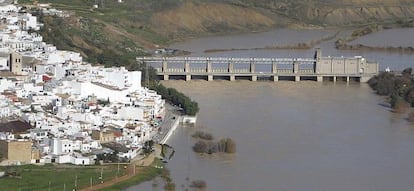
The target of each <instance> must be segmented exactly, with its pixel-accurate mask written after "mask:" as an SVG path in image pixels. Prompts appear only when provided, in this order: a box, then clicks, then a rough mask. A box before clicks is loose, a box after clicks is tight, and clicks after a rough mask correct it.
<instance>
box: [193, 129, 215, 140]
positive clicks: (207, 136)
mask: <svg viewBox="0 0 414 191" xmlns="http://www.w3.org/2000/svg"><path fill="white" fill-rule="evenodd" d="M192 137H194V138H198V139H203V140H208V141H211V140H213V135H212V134H210V133H206V132H202V131H196V132H195V133H194V134H193V135H192Z"/></svg>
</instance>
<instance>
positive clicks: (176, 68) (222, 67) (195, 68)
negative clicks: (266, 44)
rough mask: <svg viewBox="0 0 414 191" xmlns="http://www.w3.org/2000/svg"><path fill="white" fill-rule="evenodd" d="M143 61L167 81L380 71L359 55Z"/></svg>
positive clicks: (331, 75)
mask: <svg viewBox="0 0 414 191" xmlns="http://www.w3.org/2000/svg"><path fill="white" fill-rule="evenodd" d="M136 60H137V62H138V63H139V64H143V63H145V64H147V65H150V66H152V67H153V68H154V69H155V70H156V71H157V74H158V75H159V76H162V77H163V78H162V79H164V80H168V79H169V77H170V76H171V77H174V76H184V77H185V80H191V79H192V77H193V76H205V77H207V80H209V81H210V80H213V79H214V78H215V77H218V76H228V77H229V78H230V80H234V79H235V78H236V77H243V76H244V77H246V76H247V77H251V79H252V81H256V79H257V78H258V77H266V76H267V77H272V78H273V79H274V81H277V80H278V78H279V77H283V76H287V77H294V79H295V81H300V79H302V78H309V77H314V78H316V79H317V81H322V79H321V78H324V77H329V78H333V79H334V80H335V79H336V77H344V78H346V79H347V81H348V79H349V78H360V81H366V80H367V79H369V77H370V76H372V75H373V74H376V73H378V64H376V65H374V64H371V65H372V66H371V65H370V64H369V63H367V62H365V59H364V58H362V57H360V56H358V57H350V58H343V57H341V58H334V57H321V56H318V57H316V58H228V57H138V58H137V59H136Z"/></svg>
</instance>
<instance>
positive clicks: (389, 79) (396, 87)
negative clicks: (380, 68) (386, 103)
mask: <svg viewBox="0 0 414 191" xmlns="http://www.w3.org/2000/svg"><path fill="white" fill-rule="evenodd" d="M368 84H369V85H370V86H371V88H372V89H374V90H375V91H376V93H377V94H378V95H383V96H389V100H390V105H391V107H392V108H393V109H394V110H396V111H399V110H401V109H402V108H404V107H406V105H411V107H414V79H413V77H412V68H407V69H404V70H403V71H402V73H401V75H398V74H397V75H396V74H393V73H390V72H382V73H380V74H379V75H378V76H375V77H373V78H371V79H370V80H369V81H368Z"/></svg>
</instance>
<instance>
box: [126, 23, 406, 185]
mask: <svg viewBox="0 0 414 191" xmlns="http://www.w3.org/2000/svg"><path fill="white" fill-rule="evenodd" d="M406 30H412V32H414V30H413V29H406ZM330 32H333V31H316V32H315V30H314V31H295V30H288V29H284V30H275V31H271V32H267V33H255V34H245V35H233V36H227V37H206V38H201V39H195V40H192V41H188V42H184V43H180V44H175V45H173V46H172V47H174V48H181V49H185V50H191V51H192V52H193V55H197V56H201V55H202V56H245V57H253V56H254V57H310V56H312V55H313V50H302V51H291V50H277V51H275V50H253V51H252V50H246V51H230V52H215V53H204V50H206V49H214V48H220V47H221V48H224V46H226V47H225V48H246V47H249V48H251V47H263V46H266V45H269V43H278V42H276V41H277V40H278V39H283V41H281V42H282V43H285V42H288V43H289V42H300V41H304V40H301V39H298V37H301V38H303V39H305V40H306V39H314V38H318V37H321V36H325V35H326V34H329V33H330ZM396 32H398V30H396ZM403 33H404V34H407V32H406V31H403ZM283 34H284V35H283ZM383 34H384V35H383V37H382V38H387V35H391V34H393V35H395V34H394V33H383ZM411 34H412V33H411ZM278 35H279V36H278ZM307 35H308V36H307ZM304 36H305V37H307V38H305V37H304ZM400 36H401V38H404V36H403V35H400ZM374 37H375V38H373V41H376V40H377V39H378V38H379V37H376V36H374ZM364 38H369V36H367V37H364ZM264 39H267V40H264ZM289 39H291V41H289ZM241 41H242V42H241ZM364 41H365V42H366V43H369V39H364ZM243 42H244V43H243ZM232 43H233V44H232ZM413 44H414V43H413ZM413 44H411V45H410V46H413ZM319 47H321V48H322V51H323V54H324V55H332V56H341V55H344V56H354V55H362V56H365V57H367V58H368V59H370V60H376V61H379V62H380V66H381V68H384V67H386V66H390V67H391V68H392V69H394V70H402V69H404V68H406V67H409V66H413V64H412V60H413V58H414V56H413V55H401V54H398V53H384V52H356V51H338V50H335V49H334V48H333V41H327V42H324V43H322V44H320V45H319ZM163 83H164V84H165V85H166V86H168V87H174V88H177V89H178V90H180V91H182V92H184V93H185V94H188V95H189V96H190V97H191V98H192V99H194V100H196V101H197V102H198V103H199V106H200V108H201V109H200V112H199V114H198V121H197V126H196V127H193V128H190V127H180V128H178V129H177V130H176V131H175V133H174V134H173V136H171V138H170V139H169V141H168V144H170V145H171V146H173V147H174V148H175V150H176V154H175V156H174V158H173V159H172V160H171V161H170V162H169V163H168V165H167V167H168V168H169V169H170V170H171V177H172V179H173V181H174V182H175V183H176V190H186V189H188V184H189V181H187V180H186V178H187V177H188V178H189V179H190V181H191V180H195V179H201V180H204V181H206V183H207V190H213V191H219V190H223V191H224V190H226V191H227V190H228V191H232V190H276V191H298V190H306V191H323V190H327V191H331V190H335V191H349V190H364V191H365V190H375V191H389V190H398V191H405V190H407V191H411V190H412V189H413V188H414V181H412V177H413V176H414V165H412V162H413V161H414V152H413V148H414V131H413V130H414V126H413V125H412V124H409V123H408V122H407V121H406V117H407V115H406V114H396V113H393V112H390V109H389V108H388V107H387V105H386V104H384V98H383V97H379V96H377V95H375V94H374V93H373V92H372V90H371V89H370V88H369V87H368V85H367V84H359V83H351V84H349V85H347V84H345V83H335V84H334V83H333V82H324V83H318V82H310V81H302V82H290V81H279V82H262V81H261V82H250V81H243V80H241V81H236V82H229V81H213V82H207V81H203V80H200V81H190V82H185V81H167V82H163ZM196 130H203V131H206V132H210V133H212V134H213V135H214V136H215V137H216V139H220V138H224V137H231V138H232V139H234V140H235V142H236V144H237V152H236V154H234V155H225V154H217V155H211V156H209V155H207V156H200V155H198V154H195V153H193V151H192V150H191V146H192V145H193V144H194V140H193V139H192V138H191V134H192V133H193V132H194V131H196ZM127 190H162V187H161V186H158V187H153V186H152V182H146V183H143V184H140V185H137V186H134V187H132V188H129V189H127ZM189 190H191V189H189Z"/></svg>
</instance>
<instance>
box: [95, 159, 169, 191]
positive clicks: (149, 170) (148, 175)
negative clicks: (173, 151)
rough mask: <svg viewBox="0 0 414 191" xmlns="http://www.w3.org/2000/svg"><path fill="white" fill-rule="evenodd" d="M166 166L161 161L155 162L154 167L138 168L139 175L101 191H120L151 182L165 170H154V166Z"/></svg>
mask: <svg viewBox="0 0 414 191" xmlns="http://www.w3.org/2000/svg"><path fill="white" fill-rule="evenodd" d="M155 165H156V166H164V165H163V163H161V161H160V160H159V159H156V160H154V162H153V163H152V165H150V166H146V167H139V168H138V167H137V171H138V172H139V173H137V175H136V176H134V177H132V178H130V179H128V180H126V181H123V182H120V183H118V184H114V185H112V186H111V187H107V188H104V189H101V191H119V190H123V189H125V188H128V187H131V186H133V185H137V184H139V183H141V182H145V181H150V180H152V179H153V178H155V177H157V176H159V175H160V174H161V173H162V171H163V170H164V169H165V168H163V169H160V168H154V167H153V166H155Z"/></svg>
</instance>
